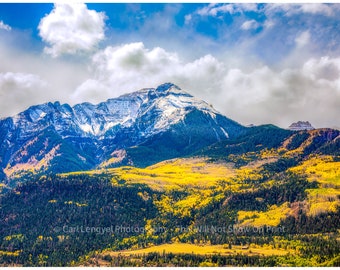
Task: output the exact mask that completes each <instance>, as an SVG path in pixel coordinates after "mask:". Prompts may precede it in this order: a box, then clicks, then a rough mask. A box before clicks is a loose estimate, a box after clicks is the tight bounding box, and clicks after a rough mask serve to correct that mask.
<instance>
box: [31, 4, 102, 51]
mask: <svg viewBox="0 0 340 270" xmlns="http://www.w3.org/2000/svg"><path fill="white" fill-rule="evenodd" d="M105 18H106V16H105V14H104V13H102V12H96V11H94V10H89V9H87V7H86V5H85V4H76V3H72V4H61V3H58V4H55V5H54V9H53V10H52V11H51V13H50V14H48V15H46V16H45V17H44V18H42V19H41V21H40V23H39V26H38V29H39V35H40V36H41V37H42V39H43V40H44V41H45V42H46V43H48V44H49V45H50V47H45V52H46V53H48V54H51V55H52V56H53V57H58V56H60V55H62V54H75V53H77V52H81V51H91V50H93V49H94V48H95V47H96V45H97V44H98V43H99V42H100V41H101V40H103V39H104V27H105V23H104V20H105Z"/></svg>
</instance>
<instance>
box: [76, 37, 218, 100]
mask: <svg viewBox="0 0 340 270" xmlns="http://www.w3.org/2000/svg"><path fill="white" fill-rule="evenodd" d="M91 70H92V73H93V74H95V76H94V77H93V78H92V79H90V80H87V81H85V82H84V83H83V84H82V85H80V86H79V87H78V89H77V91H76V93H75V94H74V96H73V97H74V98H75V99H79V98H81V97H82V96H83V95H84V94H85V95H86V96H87V97H92V98H91V100H90V101H92V102H99V101H102V100H105V99H107V98H110V97H114V96H117V95H119V94H123V93H126V92H131V91H135V90H138V89H140V88H142V87H155V86H157V85H159V84H161V83H164V82H169V81H170V82H173V83H176V84H178V85H179V86H181V87H185V88H188V89H195V88H196V87H199V89H202V88H205V89H207V88H209V87H211V86H213V85H215V83H216V82H217V81H218V79H217V78H218V77H219V76H220V73H221V70H223V67H222V64H221V63H220V62H218V61H217V60H216V59H215V58H214V57H212V56H211V55H206V56H204V57H201V58H199V59H197V60H195V61H192V62H185V61H183V60H181V59H180V58H179V56H178V55H177V54H175V53H171V52H168V51H166V50H164V49H163V48H159V47H156V48H153V49H147V48H145V46H144V44H143V43H130V44H125V45H122V46H117V47H111V46H109V47H107V48H106V49H105V50H102V51H100V52H98V53H97V54H95V55H94V56H93V59H92V65H91ZM98 89H102V90H103V91H98Z"/></svg>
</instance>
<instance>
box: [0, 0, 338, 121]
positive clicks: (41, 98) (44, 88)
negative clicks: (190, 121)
mask: <svg viewBox="0 0 340 270" xmlns="http://www.w3.org/2000/svg"><path fill="white" fill-rule="evenodd" d="M339 25H340V4H321V3H314V4H255V3H253V4H240V3H238V4H216V3H215V4H202V3H201V4H193V3H186V4H181V3H173V4H144V3H136V4H131V3H130V4H108V3H105V4H100V3H91V4H73V3H72V4H61V3H58V4H56V5H53V4H38V3H34V4H14V3H12V4H4V3H1V4H0V97H1V98H0V117H5V116H9V115H14V114H16V113H18V112H20V111H22V110H24V109H26V108H27V107H29V106H30V105H33V104H37V103H43V102H48V101H55V100H59V101H61V102H63V103H70V104H76V103H80V102H84V101H89V102H92V103H98V102H100V101H104V100H106V99H108V98H112V97H116V96H119V95H121V94H123V93H126V92H131V91H135V90H138V89H141V88H145V87H156V86H157V85H158V84H161V83H163V82H168V81H170V82H173V83H176V84H177V85H179V86H180V87H181V88H182V89H185V90H187V91H188V92H190V93H191V94H193V95H195V96H196V97H198V98H201V99H204V100H206V101H207V102H209V103H211V104H213V106H214V107H215V108H216V109H217V110H219V111H221V112H222V113H224V114H225V115H226V116H228V117H230V118H232V119H234V120H236V121H239V122H241V123H242V124H250V123H254V124H263V123H273V124H276V125H279V126H281V127H287V126H288V125H289V124H290V123H292V122H294V121H298V120H309V121H310V122H311V123H312V124H313V125H314V126H316V127H340V119H339V117H338V115H339V112H340V110H339V108H340V46H339V44H340V31H339Z"/></svg>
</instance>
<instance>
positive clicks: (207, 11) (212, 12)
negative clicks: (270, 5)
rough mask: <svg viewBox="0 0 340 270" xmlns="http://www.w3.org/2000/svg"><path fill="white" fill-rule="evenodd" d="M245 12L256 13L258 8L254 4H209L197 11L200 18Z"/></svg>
mask: <svg viewBox="0 0 340 270" xmlns="http://www.w3.org/2000/svg"><path fill="white" fill-rule="evenodd" d="M247 11H258V7H257V5H256V4H255V3H248V4H222V5H221V4H217V3H213V4H209V5H208V6H205V7H203V8H201V9H199V10H198V11H197V14H198V15H201V16H213V17H215V16H217V15H218V14H224V13H230V14H236V13H243V12H247Z"/></svg>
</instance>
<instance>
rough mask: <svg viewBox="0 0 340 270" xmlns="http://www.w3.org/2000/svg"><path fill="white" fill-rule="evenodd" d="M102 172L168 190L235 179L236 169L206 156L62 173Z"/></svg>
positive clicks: (119, 179)
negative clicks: (153, 163)
mask: <svg viewBox="0 0 340 270" xmlns="http://www.w3.org/2000/svg"><path fill="white" fill-rule="evenodd" d="M100 173H105V174H109V175H111V176H112V181H113V184H117V183H118V184H119V183H127V184H129V183H130V184H131V183H139V184H146V185H148V186H150V187H151V188H153V189H156V190H165V189H167V190H168V189H181V188H183V187H190V186H191V187H201V188H208V187H212V186H214V185H216V184H217V183H218V182H220V181H227V182H230V183H233V181H234V180H232V178H233V177H234V176H235V175H236V170H235V169H234V168H233V165H232V164H230V163H229V164H228V163H225V162H219V163H210V162H207V160H206V159H204V158H187V159H184V158H181V159H173V160H168V161H164V162H161V163H158V164H155V165H153V166H149V167H146V168H135V167H130V166H124V167H119V168H111V169H106V170H94V171H88V172H74V173H68V174H62V175H64V176H68V175H73V174H100Z"/></svg>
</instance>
